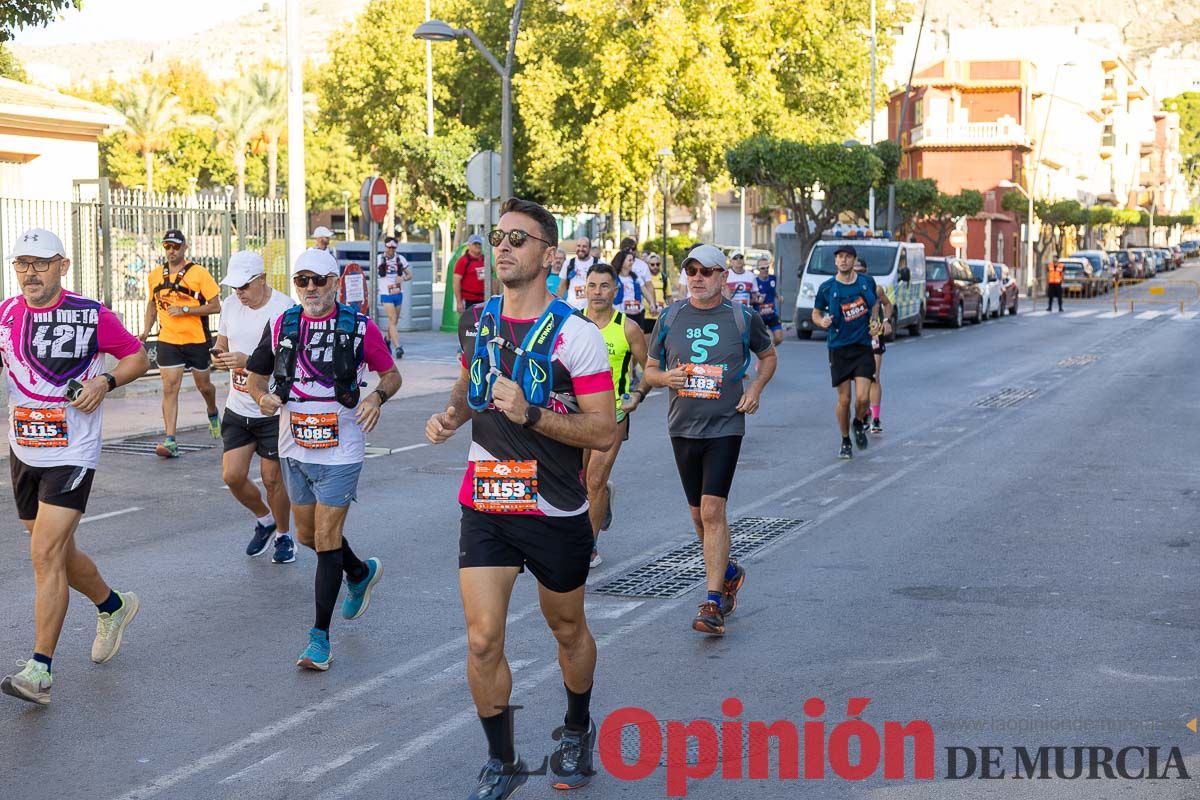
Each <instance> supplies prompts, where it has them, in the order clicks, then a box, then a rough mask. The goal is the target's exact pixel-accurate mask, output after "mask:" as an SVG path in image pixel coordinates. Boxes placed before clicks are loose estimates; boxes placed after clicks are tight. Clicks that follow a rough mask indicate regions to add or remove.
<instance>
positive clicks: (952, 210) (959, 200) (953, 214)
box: [915, 189, 983, 255]
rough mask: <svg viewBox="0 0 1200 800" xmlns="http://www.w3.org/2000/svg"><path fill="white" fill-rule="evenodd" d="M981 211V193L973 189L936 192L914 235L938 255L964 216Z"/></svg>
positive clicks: (973, 214) (970, 215) (971, 215)
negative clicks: (949, 192) (956, 192)
mask: <svg viewBox="0 0 1200 800" xmlns="http://www.w3.org/2000/svg"><path fill="white" fill-rule="evenodd" d="M980 211H983V194H982V193H980V192H977V191H975V190H974V189H963V190H962V191H961V192H959V193H958V194H943V193H942V192H940V191H939V192H938V193H937V196H936V197H935V198H934V200H933V203H932V204H931V205H930V207H929V209H928V210H927V211H926V213H925V214H923V215H922V216H921V217H920V223H921V225H920V227H918V228H917V229H916V230H915V233H916V235H917V236H918V237H919V238H921V239H924V240H925V241H927V242H929V247H930V249H931V250H932V252H933V253H934V254H938V255H940V254H941V252H942V250H943V249H944V248H945V246H946V243H947V242H948V241H949V240H950V234H951V233H953V232H954V229H955V227H957V226H958V221H959V220H960V219H962V218H964V217H973V216H975V215H976V214H978V213H979V212H980Z"/></svg>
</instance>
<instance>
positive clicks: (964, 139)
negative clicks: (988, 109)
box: [909, 120, 1029, 147]
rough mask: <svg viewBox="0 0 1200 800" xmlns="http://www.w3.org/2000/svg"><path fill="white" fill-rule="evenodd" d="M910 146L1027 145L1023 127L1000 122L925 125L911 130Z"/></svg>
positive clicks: (927, 123)
mask: <svg viewBox="0 0 1200 800" xmlns="http://www.w3.org/2000/svg"><path fill="white" fill-rule="evenodd" d="M909 143H910V144H912V145H914V146H916V145H921V146H926V147H928V146H933V145H968V146H969V145H977V146H998V145H999V146H1002V145H1010V146H1013V145H1015V146H1022V145H1023V146H1026V147H1028V146H1029V136H1028V135H1027V134H1026V133H1025V128H1024V127H1023V126H1022V125H1019V124H1017V123H1016V122H1015V121H1012V122H1009V121H1004V120H1002V121H999V122H964V123H955V122H950V123H947V122H941V123H939V122H932V123H931V122H925V123H924V124H922V125H918V126H916V127H915V128H913V129H912V132H911V135H910V136H909Z"/></svg>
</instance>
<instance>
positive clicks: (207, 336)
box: [154, 261, 212, 342]
mask: <svg viewBox="0 0 1200 800" xmlns="http://www.w3.org/2000/svg"><path fill="white" fill-rule="evenodd" d="M194 263H195V262H192V261H189V262H188V263H186V264H184V265H183V266H182V267H180V268H179V272H176V273H175V279H174V280H171V266H170V265H169V264H163V265H162V283H160V284H159V285H158V286H155V287H154V298H155V299H156V300H157V299H158V295H159V294H161V293H162V292H166V291H170V292H178V293H179V294H182V295H187V296H188V297H190V298H192V299H193V300H195V301H196V303H197V304H199V305H204V304H205V302H207V301H206V300H205V298H204V295H202V294H200V292H198V291H192V290H191V289H188V288H187V287H186V286H184V285H183V276H184V275H186V274H187V271H188V270H189V269H191V268H192V266H193V265H194ZM200 327H201V328H203V329H204V341H206V342H210V341H212V332H211V331H210V330H209V329H208V316H207V315H205V316H203V317H200Z"/></svg>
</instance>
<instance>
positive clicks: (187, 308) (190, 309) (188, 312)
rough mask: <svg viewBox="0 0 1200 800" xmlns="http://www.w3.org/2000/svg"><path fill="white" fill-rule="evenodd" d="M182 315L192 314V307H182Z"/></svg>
mask: <svg viewBox="0 0 1200 800" xmlns="http://www.w3.org/2000/svg"><path fill="white" fill-rule="evenodd" d="M183 313H185V314H190V313H192V307H191V306H184V307H183Z"/></svg>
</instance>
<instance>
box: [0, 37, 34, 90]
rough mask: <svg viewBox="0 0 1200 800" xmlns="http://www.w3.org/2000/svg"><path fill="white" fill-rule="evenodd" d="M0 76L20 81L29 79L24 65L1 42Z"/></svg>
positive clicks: (23, 81) (25, 81) (24, 81)
mask: <svg viewBox="0 0 1200 800" xmlns="http://www.w3.org/2000/svg"><path fill="white" fill-rule="evenodd" d="M0 78H9V79H11V80H14V81H20V82H21V83H27V82H28V81H29V75H28V74H27V73H26V72H25V67H24V65H22V64H21V62H20V60H18V59H17V57H16V56H15V55H13V51H12V50H9V49H8V46H7V45H3V44H0Z"/></svg>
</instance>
